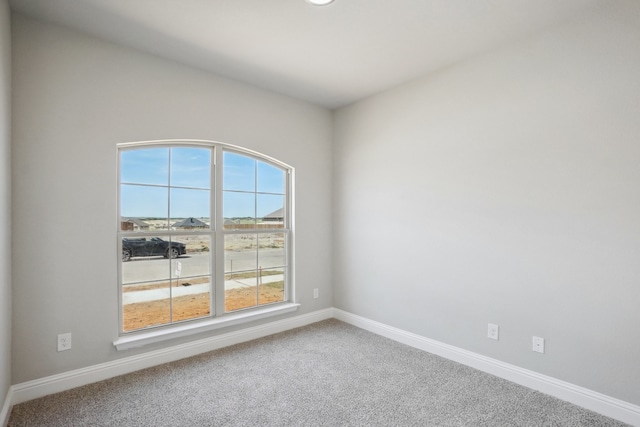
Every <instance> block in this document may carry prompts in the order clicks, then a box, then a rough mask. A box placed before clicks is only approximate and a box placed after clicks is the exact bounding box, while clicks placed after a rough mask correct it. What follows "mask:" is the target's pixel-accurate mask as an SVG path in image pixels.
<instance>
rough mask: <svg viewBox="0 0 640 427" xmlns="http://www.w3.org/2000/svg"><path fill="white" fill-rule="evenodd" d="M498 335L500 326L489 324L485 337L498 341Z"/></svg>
mask: <svg viewBox="0 0 640 427" xmlns="http://www.w3.org/2000/svg"><path fill="white" fill-rule="evenodd" d="M499 335H500V326H498V325H494V324H493V323H489V328H488V330H487V337H488V338H491V339H492V340H498V338H499Z"/></svg>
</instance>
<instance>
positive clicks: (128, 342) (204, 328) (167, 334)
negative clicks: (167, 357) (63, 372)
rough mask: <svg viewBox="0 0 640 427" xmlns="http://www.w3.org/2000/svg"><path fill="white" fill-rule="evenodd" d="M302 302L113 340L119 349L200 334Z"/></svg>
mask: <svg viewBox="0 0 640 427" xmlns="http://www.w3.org/2000/svg"><path fill="white" fill-rule="evenodd" d="M298 307H300V304H296V303H290V302H289V303H288V302H283V303H278V304H272V305H268V306H263V307H261V308H256V309H252V310H245V311H240V312H234V313H231V314H225V315H222V316H220V317H213V318H207V319H206V320H202V321H197V320H194V321H188V322H183V323H179V324H174V325H173V326H169V327H167V328H166V329H149V330H146V329H145V330H144V331H142V332H138V333H135V334H127V335H123V336H121V337H120V338H118V339H117V340H115V341H114V342H113V345H114V346H115V347H116V349H117V350H118V351H121V350H129V349H132V348H137V347H142V346H145V345H149V344H154V343H158V342H162V341H167V340H172V339H176V338H182V337H188V336H189V335H195V334H200V333H203V332H208V331H213V330H216V329H221V328H226V327H229V326H235V325H241V324H243V323H249V322H253V321H255V320H261V319H266V318H269V317H274V316H279V315H281V314H286V313H292V312H294V311H297V310H298Z"/></svg>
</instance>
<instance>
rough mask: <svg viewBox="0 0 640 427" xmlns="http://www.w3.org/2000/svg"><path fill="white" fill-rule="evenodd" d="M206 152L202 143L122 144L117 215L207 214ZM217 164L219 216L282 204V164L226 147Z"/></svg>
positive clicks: (208, 153)
mask: <svg viewBox="0 0 640 427" xmlns="http://www.w3.org/2000/svg"><path fill="white" fill-rule="evenodd" d="M212 158H213V150H212V149H210V148H207V147H172V148H169V147H156V148H147V147H145V148H136V149H131V150H122V151H121V152H120V210H121V216H122V217H135V218H152V217H153V218H166V217H167V214H169V218H188V217H195V218H209V217H210V198H211V185H212V183H211V174H212V171H213V169H212V166H211V165H212ZM222 164H223V179H222V186H223V211H224V217H225V218H237V217H254V216H257V218H261V217H263V216H265V215H268V214H270V213H271V212H273V211H275V210H277V209H280V208H282V207H283V206H284V189H285V171H284V170H283V169H281V168H279V167H277V166H274V165H272V164H270V163H267V162H264V161H261V160H256V159H254V158H252V157H249V156H245V155H242V154H238V153H234V152H228V151H225V152H224V154H223V159H222Z"/></svg>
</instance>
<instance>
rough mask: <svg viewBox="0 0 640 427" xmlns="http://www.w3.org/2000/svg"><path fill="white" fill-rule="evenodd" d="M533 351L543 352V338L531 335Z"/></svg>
mask: <svg viewBox="0 0 640 427" xmlns="http://www.w3.org/2000/svg"><path fill="white" fill-rule="evenodd" d="M533 351H535V352H537V353H544V338H540V337H533Z"/></svg>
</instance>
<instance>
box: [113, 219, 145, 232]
mask: <svg viewBox="0 0 640 427" xmlns="http://www.w3.org/2000/svg"><path fill="white" fill-rule="evenodd" d="M149 227H151V226H150V225H149V224H147V223H146V222H144V221H143V220H141V219H139V218H122V222H121V223H120V229H121V230H123V231H141V230H148V229H149Z"/></svg>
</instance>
